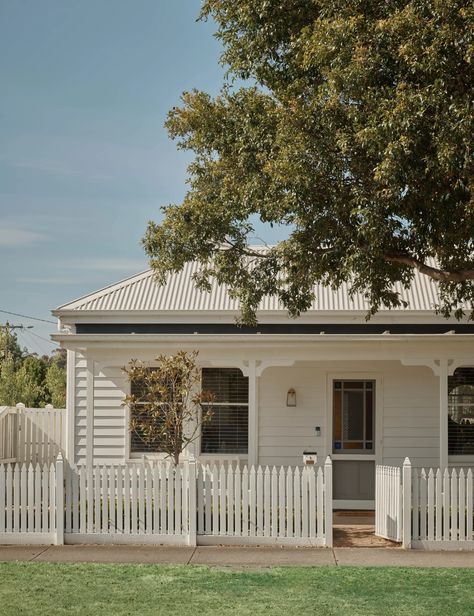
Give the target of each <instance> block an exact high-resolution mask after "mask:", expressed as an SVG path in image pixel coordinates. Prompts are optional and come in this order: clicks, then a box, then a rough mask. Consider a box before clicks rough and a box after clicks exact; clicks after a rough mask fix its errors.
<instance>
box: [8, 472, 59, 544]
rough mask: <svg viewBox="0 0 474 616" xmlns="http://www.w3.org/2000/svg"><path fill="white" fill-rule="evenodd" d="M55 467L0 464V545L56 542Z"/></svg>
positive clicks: (57, 491) (56, 477) (56, 491)
mask: <svg viewBox="0 0 474 616" xmlns="http://www.w3.org/2000/svg"><path fill="white" fill-rule="evenodd" d="M58 466H59V467H60V468H62V461H60V462H59V463H56V464H43V465H40V464H36V465H35V466H33V464H0V544H2V543H3V544H7V543H29V544H31V543H36V544H38V543H56V541H57V536H56V533H57V529H58V524H57V520H56V498H57V497H59V498H62V494H61V490H60V489H59V490H57V479H59V480H60V479H61V475H60V474H59V476H57V467H58ZM59 483H60V484H62V482H61V481H59ZM59 517H61V516H59Z"/></svg>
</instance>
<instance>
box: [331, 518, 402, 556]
mask: <svg viewBox="0 0 474 616" xmlns="http://www.w3.org/2000/svg"><path fill="white" fill-rule="evenodd" d="M333 541H334V547H336V548H399V547H400V544H399V543H395V542H394V541H389V540H388V539H384V538H383V537H376V535H375V511H334V514H333Z"/></svg>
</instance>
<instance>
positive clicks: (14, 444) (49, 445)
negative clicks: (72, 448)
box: [0, 404, 65, 464]
mask: <svg viewBox="0 0 474 616" xmlns="http://www.w3.org/2000/svg"><path fill="white" fill-rule="evenodd" d="M64 431H65V410H64V409H55V408H53V407H52V406H47V407H46V408H41V409H38V408H26V407H25V405H23V404H17V405H16V406H13V407H1V408H0V462H20V463H22V462H25V463H27V464H29V463H33V464H37V463H39V464H44V463H51V462H53V461H54V460H55V459H56V458H57V456H58V453H59V452H60V451H63V450H64V442H65V432H64Z"/></svg>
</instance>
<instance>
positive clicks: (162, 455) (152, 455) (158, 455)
mask: <svg viewBox="0 0 474 616" xmlns="http://www.w3.org/2000/svg"><path fill="white" fill-rule="evenodd" d="M146 367H147V368H148V369H150V370H153V369H157V368H158V366H157V365H153V364H150V365H147V366H146ZM126 389H127V390H126V392H125V394H126V395H127V394H128V395H130V394H131V393H132V383H131V381H130V379H127V388H126ZM131 416H132V410H131V408H130V405H129V404H126V405H125V432H126V456H125V460H126V462H137V461H139V460H155V461H162V460H170V459H171V458H170V456H169V454H167V453H166V452H165V451H147V452H144V451H143V452H141V451H132V431H131V430H130V419H131ZM185 453H186V449H184V450H183V454H185Z"/></svg>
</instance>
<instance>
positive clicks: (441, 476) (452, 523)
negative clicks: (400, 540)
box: [411, 468, 474, 549]
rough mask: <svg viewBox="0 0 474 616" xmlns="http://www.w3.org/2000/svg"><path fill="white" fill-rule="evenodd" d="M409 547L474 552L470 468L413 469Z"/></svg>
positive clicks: (471, 476) (471, 475) (471, 477)
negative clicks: (410, 541)
mask: <svg viewBox="0 0 474 616" xmlns="http://www.w3.org/2000/svg"><path fill="white" fill-rule="evenodd" d="M411 526H412V533H411V534H412V545H413V546H414V547H424V548H434V549H441V548H448V549H455V548H463V549H474V535H473V473H472V469H470V468H469V469H467V470H464V469H463V468H461V469H457V468H452V469H450V470H448V469H446V470H445V471H444V473H442V472H441V470H440V469H439V468H438V469H432V468H430V469H429V470H425V469H414V470H413V475H412V517H411Z"/></svg>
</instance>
